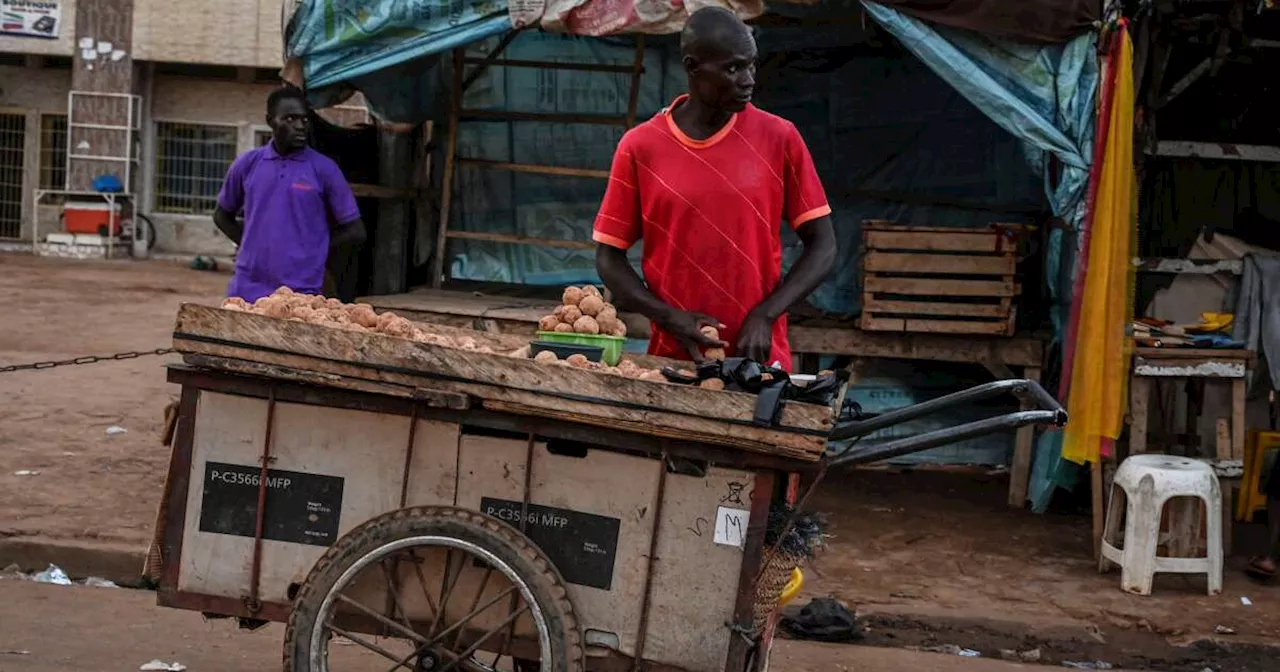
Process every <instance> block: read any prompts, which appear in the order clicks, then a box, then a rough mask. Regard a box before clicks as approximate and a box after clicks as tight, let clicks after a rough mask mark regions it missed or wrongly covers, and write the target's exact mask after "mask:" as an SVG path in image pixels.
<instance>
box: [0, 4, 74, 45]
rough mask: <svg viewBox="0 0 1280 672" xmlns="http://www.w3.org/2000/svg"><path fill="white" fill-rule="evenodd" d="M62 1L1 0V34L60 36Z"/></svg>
mask: <svg viewBox="0 0 1280 672" xmlns="http://www.w3.org/2000/svg"><path fill="white" fill-rule="evenodd" d="M61 4H62V0H0V34H3V35H21V36H23V37H47V38H55V37H57V36H58V27H59V26H58V24H60V23H62V7H61Z"/></svg>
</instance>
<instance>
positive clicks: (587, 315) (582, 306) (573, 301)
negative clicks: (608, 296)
mask: <svg viewBox="0 0 1280 672" xmlns="http://www.w3.org/2000/svg"><path fill="white" fill-rule="evenodd" d="M560 301H561V305H559V306H557V307H556V309H555V311H554V312H552V313H551V314H550V315H547V316H546V317H544V318H542V319H541V320H538V330H539V331H556V332H560V333H563V334H589V335H596V334H600V335H602V336H626V335H627V325H625V324H623V323H622V320H620V319H618V309H617V308H614V307H613V304H611V303H609V302H607V301H605V300H604V296H603V295H601V294H600V290H599V289H596V287H595V286H594V285H586V286H585V287H566V288H565V290H564V294H563V295H562V296H561V299H560Z"/></svg>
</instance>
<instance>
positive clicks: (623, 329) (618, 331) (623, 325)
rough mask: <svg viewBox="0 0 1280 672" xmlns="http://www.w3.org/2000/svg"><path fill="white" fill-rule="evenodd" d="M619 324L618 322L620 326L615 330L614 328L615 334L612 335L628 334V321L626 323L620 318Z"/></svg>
mask: <svg viewBox="0 0 1280 672" xmlns="http://www.w3.org/2000/svg"><path fill="white" fill-rule="evenodd" d="M617 324H618V326H617V328H616V329H614V330H613V334H612V335H613V336H626V335H627V323H626V322H623V321H622V320H618V322H617Z"/></svg>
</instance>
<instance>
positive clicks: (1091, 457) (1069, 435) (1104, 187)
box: [1062, 23, 1138, 464]
mask: <svg viewBox="0 0 1280 672" xmlns="http://www.w3.org/2000/svg"><path fill="white" fill-rule="evenodd" d="M1108 61H1109V62H1108V63H1107V68H1108V76H1109V77H1111V78H1113V81H1112V83H1111V85H1110V86H1108V87H1107V88H1108V89H1110V92H1109V93H1110V98H1109V100H1108V99H1104V100H1103V104H1102V106H1101V107H1102V109H1103V110H1104V111H1105V112H1106V115H1105V117H1106V118H1105V119H1099V121H1100V122H1101V123H1099V129H1098V131H1099V135H1100V136H1101V135H1102V134H1103V133H1105V140H1104V141H1103V142H1105V149H1104V153H1103V158H1102V163H1101V164H1100V165H1097V166H1095V170H1098V171H1099V173H1098V181H1097V194H1096V197H1095V200H1094V203H1093V210H1092V213H1091V215H1092V217H1091V220H1092V221H1091V223H1090V225H1089V226H1090V229H1089V232H1088V237H1089V242H1088V244H1087V247H1086V249H1085V250H1084V254H1085V258H1084V259H1082V262H1083V263H1082V266H1081V271H1080V273H1081V274H1082V277H1083V282H1082V283H1081V284H1082V285H1083V293H1082V294H1081V295H1080V296H1078V297H1077V300H1078V301H1079V302H1080V304H1079V311H1078V316H1073V319H1072V328H1071V330H1070V331H1071V332H1073V333H1074V339H1073V341H1074V342H1073V343H1070V344H1069V345H1068V348H1067V350H1068V351H1069V352H1070V353H1072V356H1071V357H1070V358H1069V359H1068V360H1067V361H1066V362H1064V365H1067V366H1070V392H1069V396H1068V400H1067V409H1068V410H1069V411H1070V413H1071V420H1070V422H1068V423H1067V427H1066V430H1065V435H1064V436H1063V446H1062V457H1063V458H1065V459H1067V460H1070V461H1072V462H1076V463H1079V464H1084V463H1086V462H1093V461H1096V460H1098V459H1099V457H1100V456H1102V455H1109V454H1111V451H1112V449H1113V447H1114V443H1115V441H1116V439H1118V438H1119V437H1120V431H1121V429H1122V427H1123V423H1124V414H1125V409H1126V402H1127V392H1126V389H1127V387H1128V380H1129V361H1130V354H1131V345H1130V342H1129V339H1128V337H1127V336H1126V334H1125V326H1126V325H1127V324H1128V323H1129V319H1130V316H1131V315H1132V302H1133V264H1132V262H1131V260H1132V258H1133V250H1134V236H1135V234H1136V228H1135V225H1136V219H1137V191H1138V190H1137V176H1136V174H1135V169H1134V163H1133V123H1134V84H1133V41H1132V40H1131V39H1130V37H1129V33H1128V30H1127V28H1126V26H1125V25H1124V24H1123V23H1121V25H1120V26H1119V27H1118V29H1117V32H1116V34H1115V35H1114V36H1113V42H1112V49H1111V52H1110V57H1109V59H1108ZM1105 96H1106V94H1105V93H1104V97H1105ZM1104 124H1105V128H1103V126H1104ZM1085 268H1087V269H1088V271H1087V273H1086V272H1085V271H1084V269H1085ZM1070 337H1071V335H1070V334H1069V336H1068V338H1070Z"/></svg>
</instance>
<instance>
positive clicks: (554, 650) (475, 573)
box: [284, 506, 585, 672]
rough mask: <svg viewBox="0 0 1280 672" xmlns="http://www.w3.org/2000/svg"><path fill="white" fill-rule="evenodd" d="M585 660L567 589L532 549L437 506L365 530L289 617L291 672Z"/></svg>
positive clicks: (481, 519)
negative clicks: (533, 660) (530, 660)
mask: <svg viewBox="0 0 1280 672" xmlns="http://www.w3.org/2000/svg"><path fill="white" fill-rule="evenodd" d="M352 645H354V646H352ZM513 654H514V656H518V657H519V658H517V657H514V656H513ZM583 655H584V649H583V646H582V632H581V630H580V628H579V625H578V620H577V616H576V615H575V614H574V611H573V604H572V602H570V601H569V595H568V592H567V591H566V589H565V585H564V580H563V579H562V578H561V577H560V573H559V572H558V571H557V570H556V568H555V566H554V565H552V564H551V562H550V561H549V560H548V559H547V557H546V555H544V554H543V553H542V551H541V550H540V549H539V548H538V547H537V546H536V545H534V543H533V542H531V541H530V540H529V538H528V537H526V536H525V535H524V534H522V533H521V532H520V531H519V530H517V529H515V528H513V527H511V526H509V525H507V524H506V523H503V522H501V521H499V520H497V519H496V518H492V517H489V516H485V515H483V514H480V513H477V512H475V511H467V510H465V509H457V508H451V507H435V506H426V507H415V508H409V509H401V510H399V511H392V512H390V513H387V514H383V515H381V516H378V517H377V518H374V519H372V520H370V521H368V522H366V523H364V524H363V525H360V526H359V527H357V528H355V529H354V530H352V531H351V532H349V533H348V534H346V535H345V536H343V537H342V538H341V539H339V540H338V542H337V543H336V544H334V545H333V546H332V547H331V548H330V549H329V550H328V551H327V552H326V553H325V554H324V555H323V556H322V557H321V558H320V560H319V561H317V562H316V565H315V567H313V568H312V569H311V572H310V574H308V575H307V579H306V581H305V582H304V583H303V584H302V587H301V589H300V590H299V591H298V596H297V599H296V600H295V601H294V605H293V611H292V613H291V614H290V615H289V625H288V629H287V630H286V631H285V642H284V669H285V672H330V671H331V670H333V671H334V672H341V671H345V670H365V669H378V670H384V669H388V668H391V666H393V665H395V666H397V668H398V669H404V670H410V671H412V672H427V671H428V670H430V671H432V672H445V671H448V670H457V671H459V672H494V671H496V670H510V669H521V670H523V669H536V670H541V672H581V670H583V669H584V665H585V664H584V661H583ZM520 658H523V659H534V658H536V661H537V662H534V663H533V664H532V667H528V665H529V663H528V660H520ZM393 669H395V668H393Z"/></svg>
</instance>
